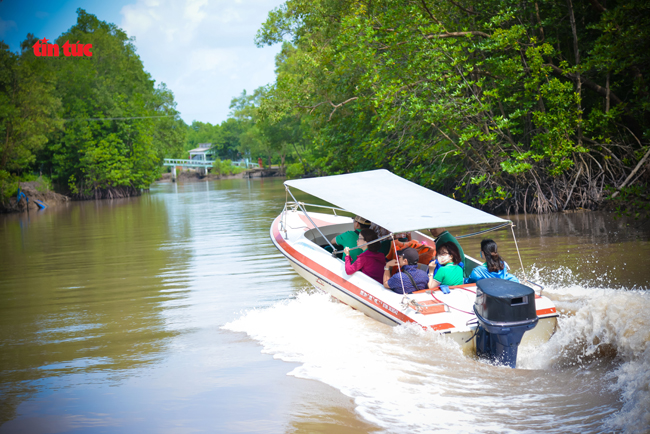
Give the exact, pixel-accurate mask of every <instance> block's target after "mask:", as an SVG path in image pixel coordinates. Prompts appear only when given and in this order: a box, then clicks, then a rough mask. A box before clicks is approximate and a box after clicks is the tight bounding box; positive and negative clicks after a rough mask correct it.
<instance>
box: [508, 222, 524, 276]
mask: <svg viewBox="0 0 650 434" xmlns="http://www.w3.org/2000/svg"><path fill="white" fill-rule="evenodd" d="M510 230H511V231H512V239H513V240H515V247H516V248H517V256H519V264H520V265H521V272H522V273H524V280H528V278H527V277H526V269H525V268H524V261H522V260H521V253H519V245H518V244H517V237H515V225H514V224H513V223H512V222H511V223H510Z"/></svg>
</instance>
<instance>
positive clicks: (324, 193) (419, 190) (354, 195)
mask: <svg viewBox="0 0 650 434" xmlns="http://www.w3.org/2000/svg"><path fill="white" fill-rule="evenodd" d="M284 184H285V185H287V186H289V187H293V188H297V189H298V190H302V191H304V192H305V193H309V194H311V195H312V196H316V197H318V198H320V199H323V200H325V201H327V202H329V203H331V204H334V205H336V206H338V207H340V208H343V209H345V210H347V211H349V212H352V213H355V214H357V215H360V216H361V217H364V218H366V219H368V220H370V221H371V222H373V223H375V224H377V225H379V226H381V227H383V228H385V229H387V230H389V231H391V232H393V233H397V232H408V231H414V230H418V229H428V228H449V227H456V226H465V225H474V224H482V223H494V224H500V223H507V222H508V221H509V220H504V219H501V218H499V217H496V216H493V215H492V214H488V213H486V212H483V211H480V210H478V209H476V208H472V207H471V206H469V205H465V204H464V203H460V202H458V201H457V200H454V199H451V198H449V197H447V196H443V195H442V194H440V193H436V192H435V191H432V190H429V189H427V188H424V187H422V186H419V185H417V184H415V183H413V182H411V181H407V180H406V179H404V178H401V177H399V176H397V175H394V174H393V173H391V172H389V171H388V170H384V169H381V170H372V171H369V172H359V173H350V174H346V175H334V176H324V177H320V178H308V179H294V180H291V181H285V182H284Z"/></svg>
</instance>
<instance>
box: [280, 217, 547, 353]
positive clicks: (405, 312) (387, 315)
mask: <svg viewBox="0 0 650 434" xmlns="http://www.w3.org/2000/svg"><path fill="white" fill-rule="evenodd" d="M309 216H310V218H311V221H310V220H309V219H308V218H306V216H305V215H304V214H303V213H302V212H301V211H298V210H287V211H286V212H284V213H283V214H281V215H280V216H278V217H277V218H276V219H275V221H274V222H273V225H272V226H271V234H270V235H271V239H272V240H273V243H274V244H275V246H276V247H277V248H278V250H279V251H280V252H281V253H282V254H283V255H284V256H286V257H287V259H288V260H289V263H290V264H291V266H292V267H293V269H294V270H296V272H297V273H298V274H299V275H301V276H302V277H303V278H304V279H305V280H307V281H308V282H309V283H310V284H312V285H313V286H314V287H316V288H318V289H320V290H322V291H325V292H327V293H329V294H330V295H331V296H332V297H334V298H336V299H337V300H339V301H341V302H342V303H345V304H347V305H348V306H350V307H352V308H354V309H356V310H359V311H360V312H363V313H364V314H365V315H367V316H369V317H370V318H373V319H375V320H377V321H379V322H382V323H384V324H388V325H393V326H394V325H400V324H406V323H414V324H418V325H420V326H421V327H423V328H425V329H431V330H434V331H436V332H438V333H443V334H445V335H446V336H447V337H449V338H451V339H453V340H454V341H456V342H458V344H459V345H460V346H461V347H462V349H463V351H464V352H466V353H467V354H475V351H476V349H475V339H474V338H473V337H474V333H475V331H476V321H475V318H476V317H475V315H474V314H473V303H474V299H475V292H476V287H475V285H463V286H462V287H456V288H453V287H452V288H453V290H452V291H451V292H450V294H442V293H441V292H440V291H427V292H422V291H420V292H419V293H414V294H409V295H407V299H406V301H407V302H415V303H416V304H415V305H414V304H407V303H403V302H404V301H405V299H404V296H403V295H402V294H396V293H394V292H393V291H391V290H388V289H386V288H384V287H383V286H382V285H381V284H379V283H378V282H376V281H374V280H373V279H371V278H370V277H368V276H366V275H364V274H362V273H354V274H353V275H347V274H346V273H345V267H344V262H343V261H341V260H340V259H338V258H335V257H333V256H332V255H331V254H330V253H328V252H327V251H326V250H325V249H323V248H322V247H320V245H319V244H325V243H326V242H325V240H324V239H323V236H322V235H321V233H322V234H323V235H324V236H325V237H328V238H330V237H332V236H334V235H336V234H338V233H341V232H343V231H344V230H350V229H351V228H352V219H350V218H348V217H341V216H333V215H330V214H320V213H311V212H310V213H309ZM312 221H314V222H315V223H316V224H317V225H318V229H315V227H314V225H313V224H312ZM414 237H417V238H423V239H422V241H425V239H428V241H430V242H433V240H432V239H430V238H428V237H426V236H424V235H423V234H420V233H414ZM470 259H471V258H470ZM535 302H536V309H537V315H538V317H539V321H538V324H537V326H536V327H535V328H534V329H532V330H530V331H528V332H526V334H525V335H524V339H523V340H522V344H524V345H525V344H527V343H529V344H539V343H543V342H546V341H548V339H549V338H550V337H551V335H552V334H553V333H554V332H555V328H556V325H557V316H558V314H557V312H556V309H555V306H554V305H553V303H552V301H551V300H549V299H548V298H547V297H543V296H536V300H535Z"/></svg>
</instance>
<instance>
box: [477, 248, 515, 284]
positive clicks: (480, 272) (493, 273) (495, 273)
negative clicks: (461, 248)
mask: <svg viewBox="0 0 650 434" xmlns="http://www.w3.org/2000/svg"><path fill="white" fill-rule="evenodd" d="M481 258H483V259H485V263H483V265H480V266H478V267H476V268H474V270H472V274H470V276H469V277H468V278H467V279H465V283H476V282H478V281H479V280H481V279H488V278H497V279H504V280H510V281H512V282H517V283H519V279H517V278H516V277H515V276H513V275H512V274H510V273H508V269H509V268H510V267H508V264H507V263H506V261H504V260H503V258H501V256H499V253H498V252H497V243H495V242H494V240H491V239H489V238H486V239H484V240H483V241H481Z"/></svg>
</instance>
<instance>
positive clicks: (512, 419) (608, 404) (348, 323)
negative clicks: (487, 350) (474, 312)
mask: <svg viewBox="0 0 650 434" xmlns="http://www.w3.org/2000/svg"><path fill="white" fill-rule="evenodd" d="M547 295H549V296H551V298H553V299H554V300H555V301H556V303H557V306H558V308H560V309H564V310H565V311H567V312H570V313H571V314H570V315H566V314H565V315H563V316H562V317H561V318H560V328H559V330H558V332H557V333H556V334H555V335H554V336H553V338H552V339H551V340H550V341H549V342H548V343H546V344H544V345H542V346H541V347H538V348H524V347H522V348H521V349H520V357H519V365H520V366H521V367H522V368H525V369H517V370H511V369H509V368H504V367H494V366H490V365H488V364H486V363H483V362H480V361H477V360H474V359H473V358H470V357H466V356H464V355H463V354H462V353H461V351H460V349H459V347H458V346H457V345H456V344H455V343H453V342H452V341H451V340H449V339H445V338H444V337H443V336H441V335H438V334H435V333H431V332H424V331H423V330H422V329H420V328H419V327H406V326H401V327H394V328H393V327H389V326H385V325H383V324H380V323H378V322H376V321H374V320H372V319H370V318H367V317H365V316H364V315H363V314H361V313H359V312H357V311H355V310H353V309H350V308H349V307H347V306H345V305H343V304H340V303H336V302H332V301H331V300H330V298H329V296H327V295H325V294H321V293H313V292H311V293H310V292H307V291H304V292H300V293H299V294H298V295H297V297H296V298H295V299H292V300H285V301H282V302H279V303H276V304H275V305H273V306H272V307H270V308H267V309H255V310H250V311H247V312H244V313H243V314H242V316H241V317H240V318H238V319H237V320H235V321H233V322H231V323H229V324H226V325H225V326H224V327H223V328H224V329H227V330H232V331H237V332H245V333H247V334H248V335H249V336H251V337H252V338H253V339H255V340H257V341H259V342H260V344H261V345H262V346H263V352H265V353H269V354H272V355H273V356H274V357H275V358H277V359H281V360H285V361H291V362H298V363H300V366H298V367H296V368H295V369H293V370H292V371H291V372H290V373H289V375H293V376H296V377H299V378H306V379H312V380H318V381H321V382H323V383H326V384H329V385H331V386H333V387H335V388H337V389H339V390H340V391H341V392H342V393H344V394H346V395H347V396H350V397H351V398H353V399H354V402H355V405H356V410H357V412H358V413H359V414H360V415H361V416H362V417H363V418H365V419H366V420H368V421H370V422H372V423H374V424H376V425H377V426H379V427H382V428H383V429H385V430H386V431H388V432H430V431H434V430H435V431H436V432H486V433H487V432H509V431H512V432H558V433H560V432H567V431H591V430H596V431H603V430H608V429H615V430H622V431H627V432H644V431H643V429H644V428H643V427H645V429H647V427H648V426H650V425H649V424H648V418H649V417H650V412H649V410H648V409H649V408H650V392H648V385H649V384H650V374H648V372H649V368H650V349H649V345H650V344H649V342H650V335H648V333H650V332H649V331H650V327H649V326H650V323H649V318H650V315H649V313H648V311H649V308H650V299H649V297H648V294H647V293H645V292H641V291H621V290H612V289H607V288H601V289H594V288H584V287H579V286H572V287H561V288H560V287H558V288H555V287H552V285H549V286H548V289H547ZM611 348H614V349H615V353H616V358H615V359H614V360H606V362H605V363H606V365H607V366H606V368H605V371H606V377H607V378H605V379H604V381H600V371H598V370H593V372H592V371H591V370H592V367H591V366H590V365H589V364H588V363H587V362H588V361H589V360H591V359H590V357H591V358H593V357H596V358H597V357H599V354H600V353H606V354H610V353H611ZM608 349H609V350H608ZM605 350H608V351H609V352H607V351H605ZM576 370H577V371H576ZM575 372H582V373H583V374H584V378H577V379H576V378H574V377H576V375H575ZM593 378H597V379H598V380H597V381H594V380H593ZM571 382H573V383H572V384H569V383H571ZM594 383H596V384H594ZM529 388H531V389H532V390H529ZM574 389H584V390H586V391H587V392H586V393H588V394H591V395H598V394H604V395H607V393H608V391H609V393H610V394H611V395H612V396H617V395H616V394H618V396H620V398H621V399H622V402H623V403H622V404H621V403H619V402H618V401H617V400H616V399H615V398H614V399H609V400H608V399H607V396H605V397H604V398H600V401H598V402H594V403H585V402H582V401H581V399H582V397H581V396H579V395H575V390H574ZM614 392H615V393H614ZM558 397H561V398H558ZM603 400H604V402H605V404H604V405H603ZM563 402H570V404H571V405H570V406H569V407H566V406H564V405H560V403H563ZM565 407H566V408H565ZM567 408H570V410H567ZM603 419H605V422H603Z"/></svg>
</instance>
